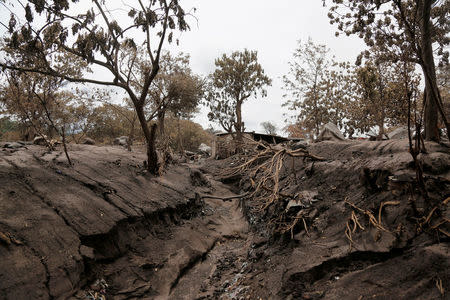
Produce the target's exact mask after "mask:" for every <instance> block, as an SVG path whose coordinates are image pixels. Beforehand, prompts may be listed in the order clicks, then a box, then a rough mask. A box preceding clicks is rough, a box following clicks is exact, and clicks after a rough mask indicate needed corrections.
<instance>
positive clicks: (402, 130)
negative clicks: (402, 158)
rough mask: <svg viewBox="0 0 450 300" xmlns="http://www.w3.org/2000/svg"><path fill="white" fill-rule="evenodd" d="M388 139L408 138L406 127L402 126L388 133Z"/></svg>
mask: <svg viewBox="0 0 450 300" xmlns="http://www.w3.org/2000/svg"><path fill="white" fill-rule="evenodd" d="M388 138H389V139H390V140H401V139H407V138H408V127H406V126H402V127H399V128H397V129H395V130H394V131H392V132H390V133H389V134H388Z"/></svg>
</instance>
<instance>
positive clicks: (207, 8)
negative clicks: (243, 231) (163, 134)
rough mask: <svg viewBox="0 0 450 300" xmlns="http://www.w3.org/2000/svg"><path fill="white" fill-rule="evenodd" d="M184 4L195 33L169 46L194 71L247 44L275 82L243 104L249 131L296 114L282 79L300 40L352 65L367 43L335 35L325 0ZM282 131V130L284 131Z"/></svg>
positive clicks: (114, 3) (111, 3)
mask: <svg viewBox="0 0 450 300" xmlns="http://www.w3.org/2000/svg"><path fill="white" fill-rule="evenodd" d="M90 3H91V1H87V2H78V3H77V4H75V5H76V7H74V9H76V10H78V9H80V10H81V11H85V10H86V7H87V5H89V4H90ZM180 3H181V4H182V6H183V7H184V8H185V10H186V11H189V10H190V9H191V8H193V7H195V8H196V9H197V11H196V12H195V16H196V19H194V18H190V19H189V23H190V26H191V30H190V31H188V32H183V33H182V34H179V35H178V36H176V37H177V38H179V39H180V45H179V46H176V45H169V44H167V43H166V45H165V47H164V48H165V49H168V50H171V51H174V52H180V51H182V52H185V53H189V54H190V55H191V67H192V69H193V71H194V72H195V73H197V74H199V75H203V76H206V75H208V74H210V73H212V72H213V71H214V69H215V65H214V60H215V58H217V57H219V56H221V55H222V54H223V53H227V54H230V53H231V52H233V51H236V50H243V49H244V48H247V49H249V50H257V51H258V60H259V62H260V64H261V65H262V67H263V68H264V70H265V72H266V74H267V75H268V76H269V77H270V78H271V79H272V80H273V83H272V86H271V87H269V88H268V95H267V97H266V98H259V99H255V98H250V99H249V100H247V102H246V103H244V105H243V112H242V113H243V120H244V122H245V125H246V129H247V130H248V131H262V128H261V126H260V124H261V123H262V122H264V121H272V122H273V123H275V124H276V125H277V127H278V128H280V129H281V128H282V127H284V125H285V119H286V118H285V117H284V116H283V113H286V112H287V113H289V114H290V115H293V112H288V111H287V110H286V109H285V108H282V107H281V104H282V103H283V90H282V80H281V77H282V76H283V75H284V74H286V73H287V72H288V62H289V61H290V60H291V59H292V54H293V52H294V49H295V48H296V47H297V41H298V40H299V39H301V40H303V41H305V40H307V39H308V37H311V38H312V39H313V41H314V42H315V43H320V44H325V45H327V47H328V48H330V49H331V52H330V53H331V54H333V55H335V56H336V58H337V59H338V60H341V61H344V60H346V61H350V62H352V63H353V62H354V61H355V59H356V56H357V55H358V54H359V53H360V52H361V50H362V49H363V47H364V43H363V42H362V40H360V39H359V38H357V37H354V36H352V37H346V36H342V35H341V36H340V37H335V31H336V28H335V26H333V25H331V24H330V23H329V20H328V17H327V13H328V7H323V5H322V0H277V1H269V0H227V1H223V0H181V1H180ZM107 5H108V7H109V8H117V7H121V6H123V4H122V1H121V0H108V1H107ZM0 16H1V19H2V20H5V21H6V20H8V19H9V12H8V11H6V10H4V9H3V7H2V10H0ZM2 31H4V29H0V33H2V34H3V32H2ZM106 76H108V75H106ZM206 114H207V109H206V108H203V109H202V112H201V113H200V114H199V115H198V116H196V117H195V121H196V122H198V123H200V124H201V125H202V126H203V127H204V128H207V127H208V126H209V125H210V122H209V121H208V119H207V117H206ZM214 127H215V128H219V127H218V126H217V125H215V126H214ZM279 133H280V134H283V133H282V132H281V130H280V131H279Z"/></svg>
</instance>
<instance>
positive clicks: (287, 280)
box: [0, 141, 450, 299]
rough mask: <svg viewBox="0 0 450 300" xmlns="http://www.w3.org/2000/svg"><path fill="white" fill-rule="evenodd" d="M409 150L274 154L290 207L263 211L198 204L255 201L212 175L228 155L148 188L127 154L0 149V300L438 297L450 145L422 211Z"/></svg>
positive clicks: (395, 144)
mask: <svg viewBox="0 0 450 300" xmlns="http://www.w3.org/2000/svg"><path fill="white" fill-rule="evenodd" d="M407 149H408V148H407V143H406V141H384V142H337V143H336V142H321V143H317V144H314V145H312V146H310V147H309V150H310V151H311V153H314V154H315V155H318V156H322V157H324V158H325V161H321V162H314V163H313V162H312V161H310V160H308V159H306V160H303V159H301V158H297V159H293V160H291V159H287V160H286V161H285V164H284V165H283V167H282V169H281V172H280V179H281V180H280V189H281V192H282V193H283V195H291V197H287V198H284V197H282V199H280V201H277V202H274V203H273V204H272V205H269V208H268V209H267V210H264V209H261V208H262V207H263V206H264V205H265V203H264V197H261V198H260V200H258V198H255V197H253V198H246V199H244V200H243V201H238V200H233V201H230V202H223V201H221V200H214V199H205V200H204V201H202V200H201V199H200V197H199V195H206V194H212V195H217V196H230V195H234V194H233V192H232V191H231V190H230V188H231V189H232V190H233V191H234V193H239V194H241V193H245V192H248V191H252V187H251V182H250V180H249V177H248V176H247V175H246V174H241V175H239V176H232V177H224V176H223V171H224V170H225V169H226V168H229V167H233V166H236V165H239V164H240V163H242V160H239V159H238V158H236V157H235V158H230V159H227V160H221V161H215V160H208V161H206V162H204V164H203V165H202V166H198V165H193V164H182V165H177V166H172V167H171V168H169V170H168V171H167V173H165V174H164V175H163V176H161V177H158V178H152V177H150V176H148V175H146V174H145V173H143V172H142V168H141V163H142V161H143V160H144V159H145V155H144V154H143V153H140V152H139V151H136V152H133V153H129V152H127V151H125V150H123V149H121V148H118V147H117V148H116V147H96V146H76V145H73V146H72V148H71V155H72V158H73V161H74V162H75V165H74V167H73V168H68V166H67V165H66V163H65V158H64V156H63V155H62V153H61V151H55V152H51V153H49V152H47V151H46V150H45V148H44V147H39V146H26V148H25V147H21V148H18V149H4V150H3V151H0V299H86V296H87V295H88V293H89V292H91V293H92V294H95V292H100V293H103V292H104V293H105V294H106V297H107V299H446V297H448V293H449V292H450V273H449V272H448V270H449V269H450V255H449V238H448V237H447V236H446V235H445V233H448V232H450V228H449V227H450V224H449V223H448V221H446V220H449V219H450V210H449V209H448V205H449V202H448V201H447V202H445V199H447V198H448V197H449V196H450V152H449V148H448V147H446V146H442V145H437V144H433V143H430V144H427V150H428V154H422V161H423V167H424V171H425V184H426V186H427V190H428V192H429V202H428V203H427V202H425V201H424V200H423V198H422V197H420V195H419V194H418V193H417V191H418V190H417V186H416V185H415V180H414V176H415V173H414V170H413V168H412V163H411V156H410V155H409V154H408V152H407ZM256 179H257V178H256ZM219 180H221V181H223V182H224V183H226V184H231V185H225V184H223V183H220V182H219ZM257 196H264V195H257ZM430 207H436V209H435V210H433V211H432V213H431V214H430V212H431V211H430ZM371 215H372V216H373V218H372V221H370V220H371V219H370V218H369V217H370V216H371ZM296 216H297V217H298V216H300V217H298V220H301V221H299V222H297V223H296V224H295V226H293V227H292V230H288V231H287V232H286V233H284V234H280V233H279V231H278V230H279V229H281V228H285V226H289V225H291V224H292V221H293V220H294V218H295V217H296ZM427 216H430V217H429V218H427ZM303 220H304V222H303ZM374 220H375V221H374ZM247 221H248V222H247ZM347 225H348V227H349V228H348V230H350V232H349V231H347V233H346V229H347ZM305 227H306V229H307V230H306V229H305ZM439 230H441V231H439ZM100 279H103V280H104V282H105V283H106V284H107V285H108V286H107V288H106V289H105V290H102V288H103V286H102V284H101V283H100V284H99V283H98V280H100Z"/></svg>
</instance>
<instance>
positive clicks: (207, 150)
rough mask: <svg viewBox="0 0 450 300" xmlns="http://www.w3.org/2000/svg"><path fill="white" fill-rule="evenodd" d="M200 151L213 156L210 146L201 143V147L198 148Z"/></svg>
mask: <svg viewBox="0 0 450 300" xmlns="http://www.w3.org/2000/svg"><path fill="white" fill-rule="evenodd" d="M198 150H199V151H200V152H204V153H207V154H208V155H211V151H212V149H211V147H210V146H208V145H206V144H203V143H201V144H200V146H198Z"/></svg>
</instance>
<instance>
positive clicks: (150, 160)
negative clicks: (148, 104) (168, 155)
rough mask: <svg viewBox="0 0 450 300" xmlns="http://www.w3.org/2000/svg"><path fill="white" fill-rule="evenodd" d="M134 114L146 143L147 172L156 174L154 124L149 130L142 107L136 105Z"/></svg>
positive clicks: (156, 159)
mask: <svg viewBox="0 0 450 300" xmlns="http://www.w3.org/2000/svg"><path fill="white" fill-rule="evenodd" d="M135 108H136V114H137V116H138V119H139V123H140V124H141V127H142V131H143V133H144V137H145V140H146V142H147V170H148V171H149V172H150V173H151V174H154V175H156V174H158V155H157V154H156V147H155V136H156V127H157V125H156V124H153V125H152V128H151V130H150V128H149V127H148V125H147V120H146V119H145V114H144V108H143V106H142V105H136V104H135Z"/></svg>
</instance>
